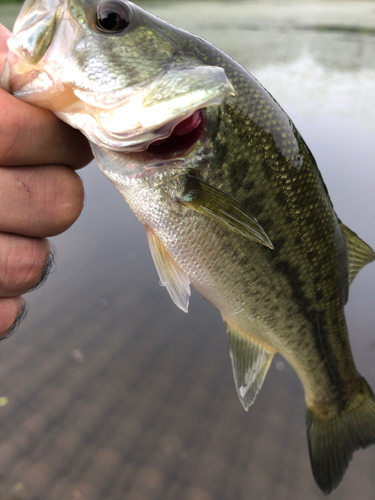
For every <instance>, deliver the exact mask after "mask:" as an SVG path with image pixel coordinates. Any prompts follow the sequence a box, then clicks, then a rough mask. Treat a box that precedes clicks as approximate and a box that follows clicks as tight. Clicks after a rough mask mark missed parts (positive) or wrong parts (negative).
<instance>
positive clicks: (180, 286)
mask: <svg viewBox="0 0 375 500" xmlns="http://www.w3.org/2000/svg"><path fill="white" fill-rule="evenodd" d="M146 234H147V239H148V243H149V245H150V250H151V255H152V259H153V261H154V264H155V267H156V270H157V272H158V275H159V279H160V283H161V284H162V285H163V286H165V287H166V288H167V290H168V292H169V295H170V296H171V299H172V300H173V302H174V303H175V304H176V306H177V307H179V308H180V309H182V311H184V312H186V313H187V312H188V307H189V297H190V281H189V278H188V277H187V275H186V274H185V273H184V271H182V269H180V268H179V267H178V265H177V264H176V262H175V261H174V260H173V259H172V257H171V256H170V255H169V253H168V252H167V250H166V249H165V248H164V245H163V243H162V242H161V241H160V239H159V238H158V237H157V236H156V234H155V233H154V232H153V231H152V230H151V229H150V228H149V227H148V226H146Z"/></svg>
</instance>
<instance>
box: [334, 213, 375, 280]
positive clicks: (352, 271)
mask: <svg viewBox="0 0 375 500" xmlns="http://www.w3.org/2000/svg"><path fill="white" fill-rule="evenodd" d="M340 225H341V229H342V232H343V233H344V236H345V240H346V248H347V251H348V268H349V285H350V284H351V283H352V281H353V280H354V278H355V277H356V276H357V273H358V272H359V271H360V270H361V269H362V267H364V266H365V265H366V264H368V263H369V262H372V261H373V260H375V253H374V251H373V250H372V248H371V247H369V246H368V245H367V243H365V242H364V241H363V240H361V238H359V237H358V236H357V235H356V234H355V233H354V232H353V231H352V230H351V229H349V228H348V227H347V226H345V225H344V224H343V223H342V222H340Z"/></svg>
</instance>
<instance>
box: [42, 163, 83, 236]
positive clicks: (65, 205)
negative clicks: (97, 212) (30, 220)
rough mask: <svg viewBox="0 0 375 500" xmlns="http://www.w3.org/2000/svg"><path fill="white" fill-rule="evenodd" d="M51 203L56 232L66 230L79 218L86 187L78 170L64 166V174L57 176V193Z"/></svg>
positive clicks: (52, 220)
mask: <svg viewBox="0 0 375 500" xmlns="http://www.w3.org/2000/svg"><path fill="white" fill-rule="evenodd" d="M49 204H50V206H51V207H53V208H52V210H50V214H51V223H52V224H53V226H54V234H59V233H61V232H63V231H65V230H66V229H68V228H69V227H70V226H71V225H72V224H73V223H74V222H75V221H76V220H77V219H78V217H79V215H80V214H81V212H82V209H83V204H84V189H83V183H82V180H81V178H80V177H79V175H78V174H76V172H74V171H73V170H71V169H69V168H67V167H64V175H60V176H59V178H58V179H57V178H56V188H55V194H54V196H53V199H51V200H50V202H49ZM51 236H52V235H51Z"/></svg>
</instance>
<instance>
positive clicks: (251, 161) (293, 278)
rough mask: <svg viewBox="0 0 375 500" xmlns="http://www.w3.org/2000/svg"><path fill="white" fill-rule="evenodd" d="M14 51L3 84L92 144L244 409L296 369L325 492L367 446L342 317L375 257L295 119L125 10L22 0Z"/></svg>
mask: <svg viewBox="0 0 375 500" xmlns="http://www.w3.org/2000/svg"><path fill="white" fill-rule="evenodd" d="M38 9H39V10H38ZM100 9H101V10H100ZM124 9H125V12H126V16H125V17H124V18H121V16H122V15H124ZM34 12H39V14H38V16H39V17H38V21H37V22H32V23H31V22H30V19H33V18H32V16H33V13H34ZM103 12H107V14H108V13H110V14H111V17H110V18H108V19H111V20H112V21H113V20H114V19H120V20H121V22H120V24H119V25H117V23H115V24H113V22H112V21H111V22H104V24H101V22H102V18H101V13H103ZM43 13H44V14H43ZM108 19H107V21H108ZM34 21H35V19H34ZM104 21H105V20H104ZM54 23H56V25H55V24H54ZM117 26H120V27H119V28H118V27H117ZM38 40H39V42H37V41H38ZM40 40H42V42H40ZM68 42H69V43H68ZM9 47H10V52H9V56H8V61H7V62H6V63H5V69H4V73H3V75H2V78H1V84H2V86H3V87H4V88H6V89H7V90H8V91H11V92H13V93H14V95H16V96H17V97H18V98H20V99H23V100H25V101H27V102H31V103H33V104H39V105H42V106H44V107H47V108H48V109H51V110H52V111H54V112H55V113H56V114H57V116H58V117H59V118H61V119H63V120H65V121H66V122H67V123H69V124H70V125H72V126H74V127H76V128H78V129H80V130H81V131H82V132H83V133H84V134H86V136H87V137H88V139H89V140H90V144H91V147H92V150H93V153H94V155H95V158H96V160H97V163H98V166H99V168H100V169H101V170H102V171H103V173H104V174H105V175H106V176H107V177H108V178H109V179H110V180H111V181H112V182H113V183H114V185H115V186H116V187H117V189H118V190H119V192H120V193H121V194H122V196H123V197H124V199H125V201H127V203H128V204H129V206H130V208H131V209H132V210H133V212H134V213H135V215H136V216H137V217H138V219H139V220H140V222H141V223H142V224H144V226H145V228H146V233H147V238H148V242H149V245H150V250H151V254H152V257H153V260H154V262H155V266H156V269H157V271H158V274H159V279H160V282H161V283H162V284H163V285H164V286H166V288H167V290H168V292H169V294H170V296H171V298H172V300H173V301H174V302H175V304H176V305H177V306H178V307H179V308H180V309H182V310H183V311H185V312H187V310H188V304H189V296H190V285H192V286H194V287H195V288H196V289H197V290H198V291H199V292H200V293H201V294H202V295H203V296H204V297H206V298H207V299H208V300H210V301H211V302H212V303H213V304H214V305H215V306H216V307H217V308H218V309H219V310H220V312H221V314H222V316H223V320H224V323H225V326H226V329H227V333H228V341H229V350H230V356H231V360H232V368H233V375H234V380H235V385H236V389H237V392H238V396H239V399H240V401H241V403H242V405H243V407H244V408H245V410H248V408H249V406H250V405H251V404H252V403H253V402H254V400H255V398H256V395H257V393H258V391H259V390H260V389H261V387H262V384H263V381H264V378H265V376H266V374H267V370H268V368H269V366H270V364H271V362H272V358H273V355H274V353H275V352H276V351H277V352H280V353H281V354H282V355H283V356H284V357H285V359H286V360H287V361H288V362H289V363H290V364H291V366H292V367H293V368H294V369H295V371H296V373H297V374H298V376H299V378H300V380H301V382H302V384H303V387H304V390H305V400H306V426H307V438H308V444H309V453H310V459H311V465H312V470H313V474H314V478H315V480H316V482H317V484H318V486H319V487H320V488H321V489H322V491H324V492H325V493H330V492H331V491H332V490H333V489H334V488H336V487H337V486H338V484H339V482H340V481H341V479H342V476H343V474H344V473H345V470H346V468H347V466H348V463H349V461H350V459H351V457H352V455H353V452H354V451H355V450H357V449H359V448H365V447H367V446H369V445H370V444H372V443H374V442H375V398H374V395H373V393H372V391H371V389H370V387H369V386H368V384H367V382H366V381H365V380H364V379H363V378H362V377H361V376H360V375H359V374H358V372H357V370H356V367H355V365H354V362H353V357H352V354H351V350H350V345H349V339H348V334H347V328H346V322H345V316H344V310H343V307H344V304H345V302H346V301H347V297H348V286H349V283H351V281H352V280H353V279H354V277H355V275H356V274H357V273H358V272H359V270H360V269H361V268H362V267H363V266H364V265H365V264H367V263H369V262H371V261H372V260H374V258H375V254H374V252H373V251H372V250H371V249H370V248H369V247H368V246H367V245H366V243H364V242H363V241H362V240H361V239H360V238H358V236H357V235H356V234H355V233H353V232H352V231H351V230H350V229H348V228H347V227H346V226H345V225H344V224H342V223H341V221H340V220H339V219H338V217H337V215H336V213H335V211H334V209H333V206H332V203H331V200H330V198H329V195H328V192H327V189H326V187H325V185H324V182H323V179H322V176H321V174H320V172H319V170H318V167H317V165H316V162H315V159H314V157H313V155H312V153H311V152H310V150H309V148H308V147H307V145H306V144H305V142H304V140H303V139H302V138H301V136H300V135H299V133H298V131H297V130H296V128H295V126H294V125H293V123H292V121H291V120H290V118H289V117H288V116H287V114H286V113H285V112H284V111H283V109H282V108H281V107H280V106H279V105H278V104H277V102H276V101H275V100H274V99H273V97H272V96H271V95H270V94H269V93H268V92H267V91H266V90H265V89H264V88H263V87H262V86H261V84H260V83H259V82H258V81H257V80H256V79H255V78H254V77H252V76H251V75H250V74H249V73H247V72H246V70H245V69H244V68H242V67H241V66H240V65H239V64H237V63H236V62H235V61H233V60H232V59H231V58H230V57H228V56H227V55H225V54H224V53H223V52H221V51H220V50H219V49H218V48H216V47H214V46H213V45H211V44H209V43H208V42H206V41H205V40H203V39H202V38H199V37H196V36H194V35H192V34H190V33H187V32H186V31H183V30H180V29H178V28H176V27H174V26H171V25H170V24H168V23H166V22H165V21H162V20H161V19H158V18H156V17H154V16H152V15H151V14H149V13H147V12H146V11H144V10H142V9H141V8H140V7H138V6H136V5H134V4H132V3H131V2H125V1H121V2H119V1H118V0H111V1H107V0H99V1H98V2H96V3H93V2H89V1H87V0H69V2H68V1H67V0H27V2H26V4H25V7H24V8H23V9H22V10H21V13H20V16H19V18H18V20H17V22H16V25H15V33H14V35H13V37H12V38H11V39H10V40H9ZM198 118H199V119H198ZM174 130H175V131H176V133H174ZM177 139H178V140H177Z"/></svg>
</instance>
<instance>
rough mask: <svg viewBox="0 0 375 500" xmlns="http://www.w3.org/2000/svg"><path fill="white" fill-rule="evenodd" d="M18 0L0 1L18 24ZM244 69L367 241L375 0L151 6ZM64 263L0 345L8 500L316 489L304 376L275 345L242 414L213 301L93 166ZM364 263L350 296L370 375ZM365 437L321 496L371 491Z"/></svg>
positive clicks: (170, 497) (1, 465)
mask: <svg viewBox="0 0 375 500" xmlns="http://www.w3.org/2000/svg"><path fill="white" fill-rule="evenodd" d="M20 5H21V4H12V5H10V4H6V3H3V2H2V3H1V5H0V22H1V23H3V24H5V25H6V26H8V27H9V28H11V26H12V24H13V22H14V19H15V16H16V14H17V12H18V10H19V8H20ZM141 5H142V6H144V7H145V8H146V9H149V10H151V11H152V12H153V13H155V14H156V15H158V16H159V17H162V18H164V19H165V20H167V21H169V22H171V23H173V24H177V25H178V26H180V27H182V28H185V29H187V30H189V31H192V32H193V33H196V34H198V35H200V36H203V37H204V38H206V39H208V40H209V41H211V42H212V43H214V44H215V45H217V46H219V47H220V48H221V49H223V50H224V51H225V52H226V53H228V54H229V55H231V56H232V57H233V58H235V59H236V60H238V61H239V62H240V63H241V64H242V65H244V66H245V67H246V68H247V69H248V70H249V71H250V72H251V73H252V74H253V75H254V76H255V77H256V78H257V79H258V80H259V81H260V82H261V83H262V84H263V85H264V86H265V87H266V88H267V90H269V91H270V92H271V94H272V95H273V96H274V97H275V98H276V100H277V101H278V102H279V103H280V105H281V106H282V107H283V108H284V109H285V110H286V111H287V113H288V114H289V115H290V116H291V118H292V119H293V121H294V123H295V125H296V126H297V128H298V129H299V131H300V132H301V134H302V136H303V137H304V139H305V141H306V142H307V144H308V145H309V147H310V149H311V150H312V152H313V153H314V155H315V157H316V159H317V162H318V165H319V167H320V170H321V172H322V174H323V177H324V180H325V182H326V184H327V186H328V189H329V191H330V194H331V198H332V200H333V203H334V206H335V209H336V211H337V213H338V215H339V216H340V218H341V219H342V220H343V222H344V223H345V224H346V225H348V226H349V227H350V228H351V229H352V230H354V231H355V232H357V233H358V235H359V236H360V237H361V238H363V239H364V240H365V241H366V242H367V243H369V244H370V245H372V247H373V248H374V247H375V231H374V214H375V196H374V195H375V168H374V167H375V140H374V133H375V125H374V124H375V57H374V54H375V28H374V27H375V2H374V1H347V2H342V1H317V0H311V1H308V2H305V1H287V0H285V1H283V2H277V1H275V0H274V1H244V2H230V3H228V2H213V1H212V2H211V1H209V2H186V1H180V2H156V1H154V2H149V3H142V4H141ZM80 174H81V176H82V178H83V182H84V184H85V188H86V204H85V208H84V211H83V214H82V216H81V217H80V219H79V220H78V221H77V223H76V224H75V225H74V226H73V227H72V228H71V229H70V230H69V231H67V232H66V233H65V234H63V235H61V236H59V237H56V238H53V242H54V245H55V246H56V248H57V256H58V257H57V269H56V270H55V272H54V273H53V274H51V276H50V277H49V279H48V281H47V283H46V284H45V285H44V286H43V287H42V288H41V289H40V290H38V291H36V292H33V293H31V294H29V295H27V296H26V299H27V301H28V303H29V306H30V310H29V315H28V317H27V318H26V320H25V321H24V323H23V324H22V326H21V327H20V329H19V331H18V332H17V333H16V334H15V335H14V336H13V337H11V338H10V339H8V340H7V341H5V342H4V343H1V345H0V499H1V500H6V499H7V500H11V499H12V500H74V499H84V500H122V499H126V500H176V499H178V500H252V499H257V500H265V499H276V500H284V499H285V500H286V499H288V500H290V499H301V498H304V499H305V500H317V499H322V498H323V497H324V495H323V494H322V493H321V492H320V491H319V490H318V488H317V486H316V485H315V483H314V481H313V478H312V474H311V471H310V464H309V458H308V451H307V443H306V439H305V424H304V398H303V390H302V387H301V384H300V382H299V380H298V379H297V377H296V375H295V373H294V372H293V370H292V369H291V368H290V367H289V365H288V364H287V363H286V362H285V361H284V360H283V359H282V358H281V356H276V357H275V360H274V361H273V363H272V366H271V368H270V370H269V373H268V375H267V378H266V381H265V384H264V387H263V389H262V391H261V392H260V394H259V396H258V398H257V400H256V402H255V404H254V406H253V407H251V408H250V410H249V412H248V413H245V412H244V411H243V409H242V407H241V405H240V403H239V401H238V398H237V394H236V391H235V387H234V383H233V380H232V369H231V364H230V359H229V355H228V348H227V340H226V333H225V330H224V327H223V325H222V322H221V318H220V315H219V313H218V311H217V310H215V309H214V308H213V306H212V305H211V304H210V303H208V302H207V301H205V300H203V299H202V298H201V297H200V296H199V295H198V294H197V293H194V291H193V294H192V299H191V305H190V311H189V314H188V315H185V314H184V313H183V312H181V311H180V310H178V309H177V308H176V307H175V306H174V305H173V303H172V301H171V300H170V298H169V296H168V293H167V291H166V290H165V288H161V287H160V286H159V280H158V277H157V274H156V271H155V269H154V266H153V263H152V260H151V257H150V254H149V249H148V244H147V240H146V235H145V233H144V229H143V227H142V226H141V224H140V223H138V221H137V220H136V219H135V217H134V216H133V214H132V213H131V212H130V210H129V209H128V207H127V206H126V204H125V203H124V202H123V201H122V199H121V197H120V195H119V194H118V193H117V191H116V190H115V189H114V187H113V186H112V185H111V184H110V183H109V181H108V180H107V179H105V178H104V176H102V174H101V173H100V172H99V170H98V169H97V167H96V166H95V164H91V165H90V166H89V167H87V168H85V169H83V170H82V171H81V172H80ZM374 306H375V264H372V265H369V266H368V267H366V268H365V269H364V270H363V271H361V273H360V274H359V276H358V277H357V278H356V279H355V281H354V283H353V285H352V286H351V288H350V300H349V303H348V305H347V308H346V313H347V321H348V326H349V332H350V337H351V343H352V349H353V353H354V356H355V360H356V364H357V367H358V369H359V371H360V372H361V373H362V375H363V376H365V377H366V378H367V380H368V381H369V383H370V385H371V386H372V387H373V388H375V307H374ZM374 470H375V446H373V447H370V448H368V449H367V450H362V451H360V452H357V453H356V454H355V456H354V459H353V461H352V462H351V464H350V466H349V470H348V472H347V473H346V475H345V478H344V480H343V482H342V483H341V485H340V486H339V488H338V489H337V490H336V491H335V492H334V493H332V495H331V496H330V498H332V500H339V499H340V500H352V499H353V498H356V499H358V500H367V499H368V500H370V499H373V498H374V497H375V475H374Z"/></svg>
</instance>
